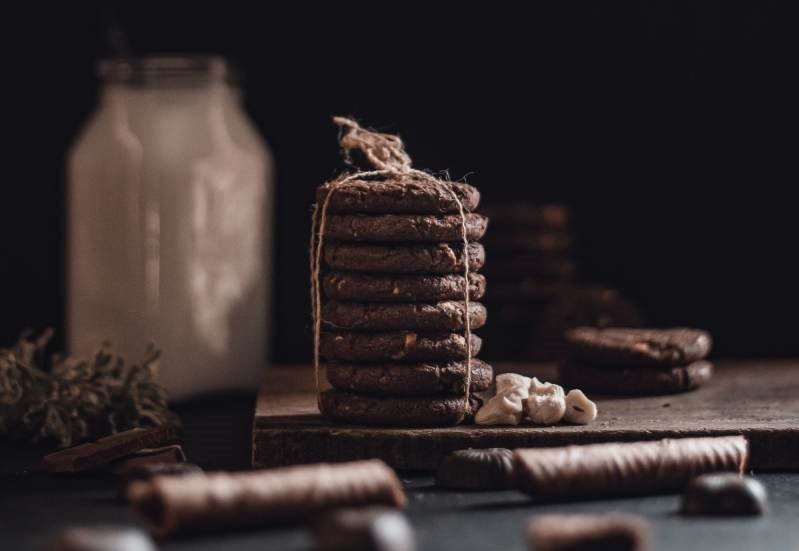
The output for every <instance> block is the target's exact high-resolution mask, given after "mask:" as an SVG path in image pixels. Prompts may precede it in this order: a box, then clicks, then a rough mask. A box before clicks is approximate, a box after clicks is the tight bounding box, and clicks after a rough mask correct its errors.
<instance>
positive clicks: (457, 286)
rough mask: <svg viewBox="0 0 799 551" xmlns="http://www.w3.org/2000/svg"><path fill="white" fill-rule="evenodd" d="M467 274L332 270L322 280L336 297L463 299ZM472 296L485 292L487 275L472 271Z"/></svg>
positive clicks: (372, 299)
mask: <svg viewBox="0 0 799 551" xmlns="http://www.w3.org/2000/svg"><path fill="white" fill-rule="evenodd" d="M464 281H465V280H464V278H463V275H458V274H447V275H437V276H436V275H382V276H374V275H369V274H359V273H355V272H331V273H329V274H327V275H326V276H325V277H324V279H323V280H322V286H323V289H324V292H325V295H326V296H327V297H328V298H331V299H334V300H349V301H371V302H432V301H438V300H462V299H463V282H464ZM469 283H470V285H469V298H470V299H471V300H479V299H480V298H482V296H483V295H484V294H485V289H486V279H485V277H484V276H482V275H480V274H475V273H471V274H469Z"/></svg>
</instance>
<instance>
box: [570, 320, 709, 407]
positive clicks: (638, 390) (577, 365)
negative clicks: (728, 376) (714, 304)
mask: <svg viewBox="0 0 799 551" xmlns="http://www.w3.org/2000/svg"><path fill="white" fill-rule="evenodd" d="M566 342H567V346H568V352H569V359H568V360H566V361H565V362H563V363H562V364H561V365H560V366H559V379H560V383H561V384H563V385H564V386H566V387H571V388H580V389H582V390H585V391H590V392H596V393H601V394H621V395H630V396H636V395H654V394H673V393H677V392H685V391H688V390H693V389H695V388H697V387H699V386H701V385H703V384H705V383H706V382H708V381H709V380H710V378H711V377H712V376H713V364H711V363H710V362H708V361H706V360H705V358H706V357H707V355H708V354H709V353H710V349H711V347H712V344H713V343H712V339H711V338H710V335H709V334H708V333H706V332H705V331H700V330H698V329H685V328H676V329H630V328H607V329H597V328H594V327H578V328H576V329H572V330H571V331H569V332H567V334H566Z"/></svg>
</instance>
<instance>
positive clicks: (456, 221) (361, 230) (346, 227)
mask: <svg viewBox="0 0 799 551" xmlns="http://www.w3.org/2000/svg"><path fill="white" fill-rule="evenodd" d="M464 225H465V226H466V238H467V239H468V240H469V241H477V240H478V239H480V238H481V237H483V234H485V231H486V227H487V226H488V219H487V218H486V217H485V216H482V215H480V214H473V213H469V214H466V216H464V219H463V220H462V219H461V217H460V215H458V214H442V215H435V214H376V215H367V214H334V215H332V216H330V217H328V219H327V223H326V224H325V239H332V240H335V241H358V242H367V243H395V242H408V243H438V242H442V241H458V242H460V241H463V226H464Z"/></svg>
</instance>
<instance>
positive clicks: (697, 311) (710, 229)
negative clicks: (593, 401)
mask: <svg viewBox="0 0 799 551" xmlns="http://www.w3.org/2000/svg"><path fill="white" fill-rule="evenodd" d="M250 4H251V5H250ZM780 5H781V4H780V3H778V2H751V3H744V4H739V3H734V2H732V3H731V2H721V1H719V2H686V3H677V2H669V1H654V2H613V3H604V2H585V3H575V2H547V3H522V2H480V3H474V5H469V3H465V2H460V3H434V2H427V3H414V2H402V3H399V2H396V3H382V2H380V3H378V2H374V3H362V4H360V3H359V4H355V3H346V2H329V3H318V4H317V3H307V2H282V3H280V4H278V3H273V2H265V3H256V2H253V3H243V2H242V3H236V2H224V3H214V4H213V5H208V6H204V5H202V4H201V3H199V2H196V3H182V2H160V3H147V2H125V3H98V4H92V3H83V4H81V3H69V5H63V6H62V5H59V6H57V7H54V6H49V5H45V4H41V5H32V6H29V7H27V8H25V9H24V10H12V9H10V8H9V9H8V10H7V12H6V14H5V15H4V20H5V25H4V27H5V31H4V40H7V41H9V44H6V47H5V49H4V50H5V52H6V64H7V69H6V71H5V72H6V77H5V79H4V80H5V86H4V87H5V88H6V92H11V94H12V99H11V100H7V102H6V116H5V121H4V123H5V130H6V132H7V136H9V138H10V139H9V140H8V141H7V143H6V144H5V150H6V151H5V153H6V154H5V155H4V159H5V163H6V164H5V168H6V178H4V182H3V188H2V204H3V213H2V216H0V219H1V221H0V224H2V225H0V236H1V237H0V242H1V243H2V250H0V253H1V254H2V256H0V259H2V260H0V262H2V266H1V267H0V273H1V274H2V283H1V284H0V312H2V315H0V341H1V342H2V343H3V344H6V343H10V342H11V341H13V339H14V338H15V337H16V335H17V333H18V331H19V330H20V329H21V328H23V327H26V326H27V327H34V328H41V327H44V326H47V325H53V326H55V327H57V328H60V327H61V326H62V325H63V314H64V308H63V299H64V288H63V274H64V269H63V265H64V255H63V242H64V228H65V220H64V212H63V211H64V181H63V163H64V158H65V153H66V149H67V147H68V146H69V144H70V143H71V141H72V140H73V139H74V137H75V135H76V133H77V132H78V130H79V128H80V126H81V124H82V122H83V121H84V120H85V119H86V118H87V117H88V115H89V113H90V112H91V109H92V108H93V106H94V103H95V97H96V91H97V82H96V80H95V77H94V74H93V64H94V62H95V60H96V59H98V58H99V57H102V56H103V55H104V54H105V53H106V52H107V46H106V39H105V30H104V29H105V28H106V26H107V25H106V21H107V20H108V17H109V16H108V13H109V6H111V7H113V11H114V12H115V13H116V17H117V18H118V20H119V22H120V23H121V25H122V27H123V28H124V29H125V31H126V33H127V35H128V38H129V40H130V43H131V47H132V49H133V51H134V52H135V53H148V52H164V51H193V52H217V53H221V54H224V55H227V56H229V57H230V58H231V59H233V60H234V61H236V62H237V64H238V65H239V67H240V68H241V69H242V71H243V73H244V74H245V76H246V81H245V89H246V107H247V110H248V112H249V113H250V115H251V117H252V118H253V119H254V121H255V122H256V124H257V125H258V127H259V128H260V129H261V131H262V133H263V134H264V136H265V137H266V139H267V140H268V141H269V143H270V145H271V147H272V149H273V152H274V154H275V157H276V159H277V181H278V187H277V203H276V204H277V224H278V227H277V237H276V239H277V258H276V267H277V291H278V292H277V293H276V312H275V316H276V334H275V352H276V357H277V359H279V360H281V361H285V360H296V359H303V358H307V357H308V355H309V350H310V348H309V339H308V333H309V332H308V328H307V326H308V316H307V311H308V305H307V294H308V293H307V284H306V282H307V277H306V274H307V268H306V254H307V253H306V250H307V226H308V212H309V205H310V203H311V201H312V197H313V195H312V191H313V188H314V187H315V186H316V185H318V184H320V183H321V182H323V181H324V180H325V179H327V178H330V177H331V176H332V175H334V174H335V172H336V170H337V169H339V168H340V167H341V164H340V159H339V155H338V152H337V148H336V142H335V137H336V132H335V129H334V128H333V126H332V124H331V123H330V121H329V117H330V115H331V114H350V115H354V116H356V117H358V118H359V119H360V120H361V121H363V122H364V123H366V124H368V125H370V126H373V127H377V128H379V129H382V130H387V131H397V132H400V133H401V135H402V137H403V138H404V140H405V142H406V144H407V146H408V149H409V152H410V153H411V155H412V156H413V158H414V161H415V164H416V166H417V167H422V168H430V169H436V170H440V169H449V172H450V174H451V176H452V177H453V178H461V177H463V176H465V175H468V181H469V182H471V183H473V184H476V185H477V186H479V187H480V189H481V191H482V192H483V195H484V198H485V199H486V200H491V199H498V198H507V199H516V198H532V199H539V200H560V201H565V202H567V203H569V204H570V205H572V206H573V207H574V209H575V211H576V215H577V225H578V227H577V229H578V237H579V240H580V248H579V261H580V266H581V276H582V277H583V278H584V279H585V280H589V281H593V282H602V283H605V284H608V285H612V286H615V287H618V288H620V289H621V290H623V291H624V292H626V293H627V294H628V295H630V296H631V297H632V298H634V299H635V300H636V301H637V302H638V303H639V304H640V305H641V306H642V308H643V309H644V311H645V312H646V314H647V316H648V318H649V320H650V321H651V322H653V323H654V324H657V325H675V324H688V325H694V326H699V327H703V328H707V329H709V330H711V331H712V332H713V334H714V336H715V338H716V341H717V351H718V352H719V354H721V355H736V356H740V355H760V356H775V355H791V354H794V355H796V354H799V338H797V335H796V333H797V331H796V327H797V324H796V319H797V311H799V309H798V308H797V306H799V300H797V297H799V293H798V292H797V290H796V286H797V280H799V266H798V263H797V258H798V257H799V254H797V245H799V219H798V218H797V217H796V215H795V209H796V206H795V192H794V191H793V188H794V187H795V186H796V185H797V181H799V180H797V171H796V169H795V164H796V163H795V157H796V148H795V144H794V143H793V140H795V134H796V128H797V126H796V125H795V124H794V123H793V122H792V121H791V120H789V118H788V116H789V113H790V112H791V111H792V109H791V108H793V107H794V104H795V103H796V102H795V99H796V97H797V94H796V89H795V88H794V87H792V80H793V77H795V76H796V75H795V73H796V57H795V52H796V50H795V44H793V42H794V41H793V35H794V34H795V30H794V29H793V28H789V26H788V25H789V24H790V22H791V21H792V18H790V17H788V15H787V14H786V13H781V11H780ZM100 6H103V8H102V9H101V8H100ZM791 136H793V140H791V141H789V139H788V138H789V137H791Z"/></svg>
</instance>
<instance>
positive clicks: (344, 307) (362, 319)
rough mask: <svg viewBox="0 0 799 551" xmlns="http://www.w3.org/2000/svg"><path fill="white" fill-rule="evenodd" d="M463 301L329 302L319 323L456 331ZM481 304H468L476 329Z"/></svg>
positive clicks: (336, 326) (461, 318)
mask: <svg viewBox="0 0 799 551" xmlns="http://www.w3.org/2000/svg"><path fill="white" fill-rule="evenodd" d="M465 311H466V308H465V304H464V302H463V301H461V302H458V301H454V300H442V301H441V302H434V303H425V302H402V303H397V304H384V303H379V302H377V303H374V302H338V301H330V302H328V303H326V304H325V305H323V306H322V324H323V326H324V328H325V329H337V330H341V329H343V330H356V331H396V330H401V329H413V330H417V331H457V330H460V329H464V326H465V323H466V322H465V317H466V316H465ZM486 315H487V314H486V309H485V306H483V305H482V304H480V303H479V302H470V303H469V322H470V327H471V328H472V329H479V328H480V327H482V326H483V325H484V324H485V321H486Z"/></svg>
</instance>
